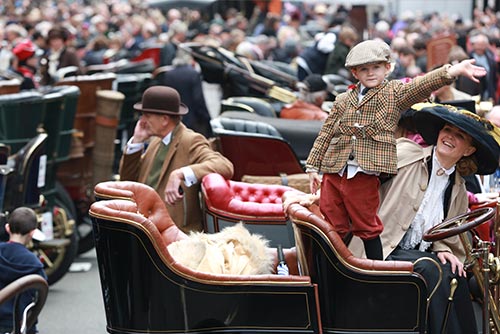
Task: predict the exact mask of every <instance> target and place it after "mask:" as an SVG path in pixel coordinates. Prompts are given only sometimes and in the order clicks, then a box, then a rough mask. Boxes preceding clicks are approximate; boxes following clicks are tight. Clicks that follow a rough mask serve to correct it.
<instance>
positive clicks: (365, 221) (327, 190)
mask: <svg viewBox="0 0 500 334" xmlns="http://www.w3.org/2000/svg"><path fill="white" fill-rule="evenodd" d="M379 187H380V181H379V179H378V176H376V175H368V174H365V173H357V174H356V175H355V176H354V177H353V178H350V179H347V171H346V172H344V175H343V176H340V175H338V174H337V173H333V174H324V175H323V181H322V183H321V196H320V202H319V207H320V210H321V213H323V215H324V216H325V218H326V220H328V221H329V222H330V223H331V224H332V225H333V227H334V228H335V231H336V232H337V233H339V234H340V236H341V237H342V238H343V237H345V235H346V234H347V233H348V232H349V231H351V232H352V234H353V235H355V236H358V237H360V238H361V239H362V240H370V239H373V238H376V237H377V236H379V235H380V233H382V230H383V229H384V226H383V225H382V221H381V220H380V218H379V217H378V215H377V211H378V207H379V204H380V195H379V192H378V190H379Z"/></svg>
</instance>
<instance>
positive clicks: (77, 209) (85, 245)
mask: <svg viewBox="0 0 500 334" xmlns="http://www.w3.org/2000/svg"><path fill="white" fill-rule="evenodd" d="M56 189H57V198H58V200H59V201H60V203H62V205H63V207H64V208H67V210H68V213H69V214H70V215H71V216H72V217H74V219H75V220H76V233H77V235H78V251H77V255H79V254H83V253H86V252H88V251H89V250H91V249H92V248H94V236H93V234H92V233H93V232H92V221H91V220H90V216H89V213H88V210H89V205H88V203H84V201H76V202H75V201H73V199H72V198H71V196H70V195H69V193H68V191H67V190H66V188H64V186H63V185H62V184H61V183H60V182H57V183H56Z"/></svg>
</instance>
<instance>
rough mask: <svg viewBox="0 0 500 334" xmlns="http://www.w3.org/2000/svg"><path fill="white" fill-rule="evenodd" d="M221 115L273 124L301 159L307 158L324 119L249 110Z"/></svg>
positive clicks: (227, 112) (222, 115)
mask: <svg viewBox="0 0 500 334" xmlns="http://www.w3.org/2000/svg"><path fill="white" fill-rule="evenodd" d="M220 117H225V118H237V119H245V120H253V121H259V122H264V123H267V124H269V125H272V126H273V127H274V128H275V129H276V130H278V132H279V133H280V134H281V136H282V137H283V138H284V139H285V140H286V141H288V142H289V143H290V145H291V146H292V148H293V150H294V151H295V154H296V155H297V157H298V158H299V159H300V160H306V159H307V157H308V155H309V151H311V148H312V146H313V144H314V141H315V140H316V137H317V136H318V133H319V130H320V129H321V126H322V125H323V121H304V120H297V119H284V118H273V117H264V116H261V115H256V114H254V113H249V112H241V111H239V112H238V111H226V112H223V113H222V114H221V115H220Z"/></svg>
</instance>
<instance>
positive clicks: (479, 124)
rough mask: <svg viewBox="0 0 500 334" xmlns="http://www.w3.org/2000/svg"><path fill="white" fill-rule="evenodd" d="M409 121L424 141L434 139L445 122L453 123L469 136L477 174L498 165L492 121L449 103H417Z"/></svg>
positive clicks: (484, 173)
mask: <svg viewBox="0 0 500 334" xmlns="http://www.w3.org/2000/svg"><path fill="white" fill-rule="evenodd" d="M412 109H414V110H416V112H415V113H414V115H413V121H414V124H415V127H416V130H417V132H419V133H420V134H421V135H422V137H423V138H424V140H425V141H426V143H427V144H430V145H434V144H436V143H437V139H438V134H439V131H441V129H442V128H443V126H444V125H445V124H447V123H448V124H451V125H453V126H456V127H457V128H459V129H460V130H462V131H464V132H465V133H467V134H468V135H470V136H471V137H472V138H473V141H474V143H473V145H474V147H475V148H476V151H475V152H474V154H472V156H473V157H474V158H475V162H476V165H477V171H476V173H477V174H482V175H486V174H492V173H493V172H494V171H495V170H496V169H497V167H498V159H499V156H500V147H499V144H498V143H497V142H496V141H495V139H494V137H493V136H492V131H493V125H492V124H491V123H490V122H489V121H488V120H486V119H483V118H481V117H480V116H478V115H476V114H474V113H472V112H470V111H467V110H465V109H459V108H456V107H454V106H451V105H443V104H432V103H419V104H416V105H414V106H413V107H412Z"/></svg>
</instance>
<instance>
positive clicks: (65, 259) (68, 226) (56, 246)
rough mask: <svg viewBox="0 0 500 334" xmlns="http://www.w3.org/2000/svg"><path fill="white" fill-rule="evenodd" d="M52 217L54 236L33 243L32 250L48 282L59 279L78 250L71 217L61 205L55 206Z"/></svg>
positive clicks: (66, 270) (67, 269)
mask: <svg viewBox="0 0 500 334" xmlns="http://www.w3.org/2000/svg"><path fill="white" fill-rule="evenodd" d="M52 219H53V223H52V224H53V235H54V238H53V239H51V240H46V241H42V242H36V244H35V245H34V251H35V252H36V253H37V255H38V257H39V258H40V260H41V261H42V263H43V264H44V268H45V273H46V274H47V277H48V282H49V284H54V283H55V282H57V281H59V280H60V279H61V278H62V277H63V276H64V275H65V274H66V273H67V272H68V271H69V267H70V266H71V264H72V263H73V260H74V259H75V257H76V255H77V250H78V236H77V234H76V231H75V220H74V219H73V217H71V216H70V215H68V214H67V212H66V210H65V209H63V208H62V207H58V206H56V207H55V208H54V210H53V218H52Z"/></svg>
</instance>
